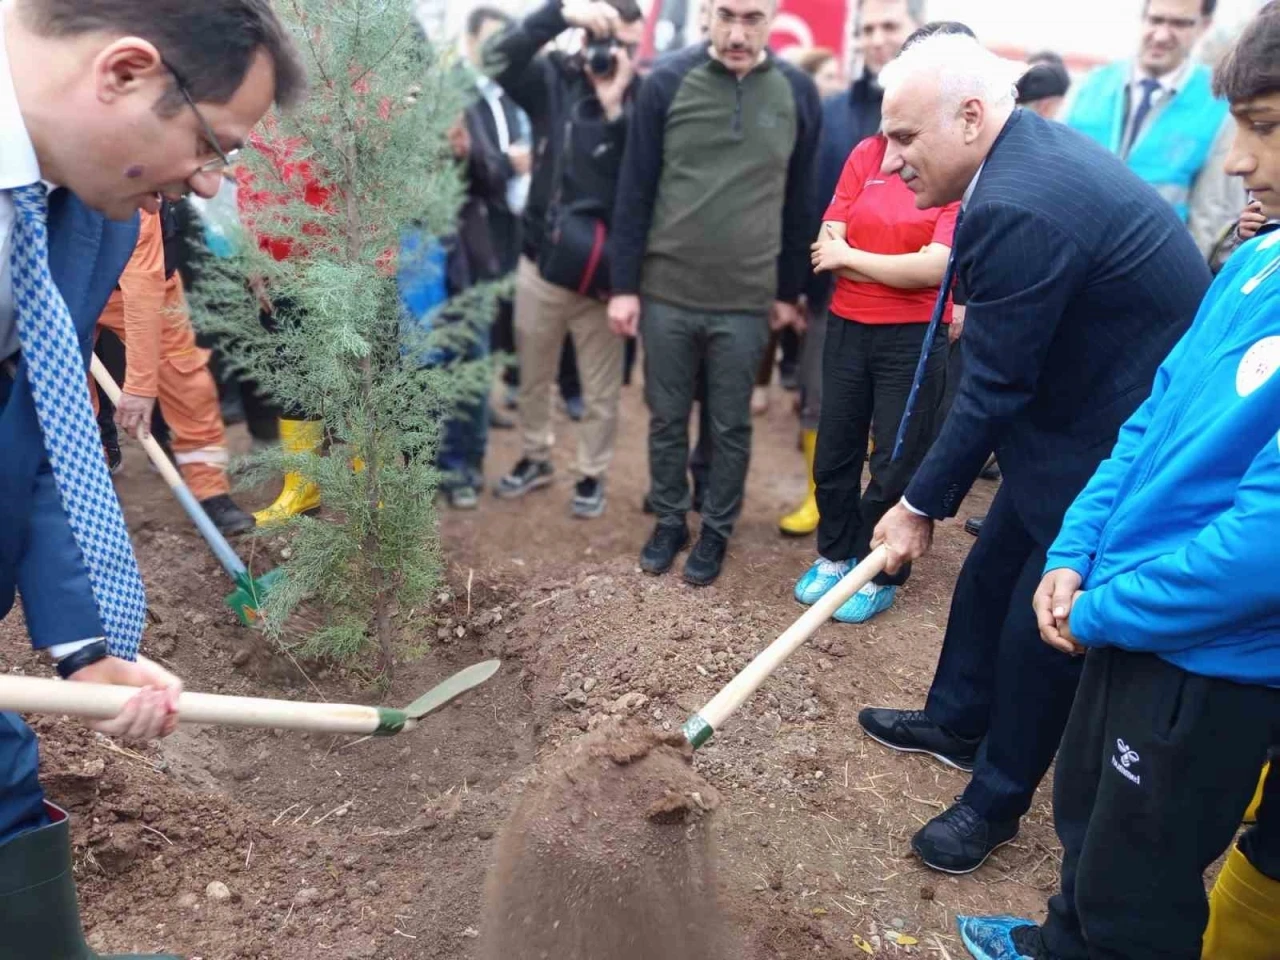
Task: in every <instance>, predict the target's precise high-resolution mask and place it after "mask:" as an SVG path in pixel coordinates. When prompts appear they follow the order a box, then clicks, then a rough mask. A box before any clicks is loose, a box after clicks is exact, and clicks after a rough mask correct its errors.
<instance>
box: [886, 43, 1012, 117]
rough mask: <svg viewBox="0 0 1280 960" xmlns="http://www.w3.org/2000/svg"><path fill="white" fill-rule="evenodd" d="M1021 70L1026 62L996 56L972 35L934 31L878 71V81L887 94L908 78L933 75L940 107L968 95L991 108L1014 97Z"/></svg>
mask: <svg viewBox="0 0 1280 960" xmlns="http://www.w3.org/2000/svg"><path fill="white" fill-rule="evenodd" d="M1025 71H1026V64H1023V63H1015V62H1014V61H1012V60H1006V59H1004V58H1003V57H1000V56H997V55H996V54H994V53H992V52H991V51H990V50H988V49H987V48H986V47H984V46H982V44H980V43H978V41H977V40H974V39H973V38H972V37H969V36H965V35H964V34H957V33H936V34H934V35H933V36H931V37H925V38H924V39H923V40H920V41H918V42H916V43H914V44H912V45H911V46H910V47H908V48H907V49H906V50H904V51H902V53H901V54H899V55H898V57H897V58H896V59H895V60H893V61H891V62H890V63H889V64H888V65H886V66H885V68H884V69H883V70H882V71H880V77H879V80H880V86H881V87H883V88H884V92H885V95H886V96H889V95H891V94H892V93H893V91H894V90H896V89H897V88H899V87H901V86H902V85H903V84H904V83H906V82H907V81H908V80H911V79H914V78H916V77H920V76H936V77H937V78H938V84H939V89H940V91H941V100H942V105H943V107H944V108H949V107H951V106H957V107H958V106H959V105H960V104H961V103H963V102H964V101H965V100H969V99H971V98H976V99H978V100H981V101H982V102H983V103H985V104H987V105H988V106H993V107H994V106H1002V105H1004V104H1007V103H1012V102H1013V101H1014V100H1015V98H1016V97H1017V91H1016V90H1015V85H1016V84H1017V82H1018V78H1019V77H1021V76H1022V74H1023V73H1024V72H1025Z"/></svg>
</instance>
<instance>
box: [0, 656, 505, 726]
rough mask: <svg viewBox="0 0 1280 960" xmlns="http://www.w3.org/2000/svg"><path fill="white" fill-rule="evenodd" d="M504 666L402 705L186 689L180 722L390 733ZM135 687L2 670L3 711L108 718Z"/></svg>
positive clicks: (472, 671) (480, 670)
mask: <svg viewBox="0 0 1280 960" xmlns="http://www.w3.org/2000/svg"><path fill="white" fill-rule="evenodd" d="M500 666H502V662H501V661H499V660H485V661H484V662H482V663H477V664H475V665H473V666H470V667H467V668H466V669H465V670H460V671H459V672H458V673H455V674H454V675H453V676H451V677H450V678H449V679H448V680H445V681H444V682H443V683H440V684H437V685H436V686H434V687H432V688H431V689H430V690H428V691H427V692H426V693H424V694H423V695H422V696H420V697H419V698H418V699H417V700H415V701H413V703H411V704H409V705H408V706H407V707H404V708H403V709H400V710H396V709H394V708H392V707H368V706H364V705H362V704H355V703H311V702H308V701H305V700H267V699H263V698H259V697H227V696H222V695H221V694H215V693H187V692H185V691H184V692H183V693H182V694H181V695H180V696H179V697H178V722H179V723H217V724H223V725H225V726H231V727H271V728H277V729H281V730H314V731H317V732H319V733H363V734H368V735H371V736H380V737H389V736H393V735H394V734H397V733H400V732H401V731H403V730H412V729H413V728H414V727H415V726H417V724H418V721H419V720H421V719H422V718H423V717H425V716H426V715H427V714H429V713H431V712H432V711H433V710H438V709H439V708H440V707H443V706H444V705H445V704H446V703H448V702H449V701H450V700H452V699H453V698H454V697H457V696H458V695H459V694H462V693H466V692H467V691H468V690H470V689H472V688H473V687H478V686H479V685H480V684H482V683H484V682H485V681H486V680H488V679H489V678H490V677H492V676H493V675H494V674H495V673H497V672H498V668H499V667H500ZM137 692H138V688H137V687H122V686H114V685H112V684H107V683H76V682H74V681H72V682H69V681H66V680H46V679H44V678H41V677H17V676H11V675H0V710H11V711H13V712H14V713H53V714H66V715H68V716H72V717H81V718H83V719H85V720H109V719H110V718H112V717H114V716H116V714H118V713H119V712H120V711H121V709H122V708H123V707H124V705H125V702H126V701H128V699H129V698H130V697H132V696H133V695H134V694H136V693H137Z"/></svg>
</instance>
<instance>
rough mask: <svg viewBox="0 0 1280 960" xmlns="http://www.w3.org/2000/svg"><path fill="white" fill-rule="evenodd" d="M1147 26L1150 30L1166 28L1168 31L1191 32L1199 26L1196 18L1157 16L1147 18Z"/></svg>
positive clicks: (1198, 20)
mask: <svg viewBox="0 0 1280 960" xmlns="http://www.w3.org/2000/svg"><path fill="white" fill-rule="evenodd" d="M1146 21H1147V26H1149V27H1151V28H1152V29H1159V28H1160V27H1168V28H1169V29H1170V30H1193V29H1195V28H1196V27H1198V26H1200V19H1199V18H1198V17H1162V16H1159V15H1155V16H1147V17H1146Z"/></svg>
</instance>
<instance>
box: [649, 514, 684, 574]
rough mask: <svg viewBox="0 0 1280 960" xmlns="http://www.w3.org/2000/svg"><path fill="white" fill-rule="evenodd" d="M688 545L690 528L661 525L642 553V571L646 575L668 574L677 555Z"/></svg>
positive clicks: (656, 528) (655, 528)
mask: <svg viewBox="0 0 1280 960" xmlns="http://www.w3.org/2000/svg"><path fill="white" fill-rule="evenodd" d="M688 545H689V528H688V527H686V526H685V525H684V524H683V523H681V524H680V525H679V526H676V525H675V524H674V523H659V524H658V525H657V526H656V527H654V528H653V533H652V534H651V535H650V536H649V542H648V543H646V544H645V545H644V549H643V550H641V551H640V569H641V570H643V571H644V572H645V573H653V574H659V573H666V572H667V571H668V570H670V569H671V565H672V564H673V563H675V562H676V555H677V554H678V553H679V552H680V551H681V550H683V549H684V548H685V547H686V546H688Z"/></svg>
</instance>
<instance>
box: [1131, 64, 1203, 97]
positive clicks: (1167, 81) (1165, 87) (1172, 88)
mask: <svg viewBox="0 0 1280 960" xmlns="http://www.w3.org/2000/svg"><path fill="white" fill-rule="evenodd" d="M1194 66H1195V64H1194V63H1192V62H1191V58H1190V57H1187V59H1186V60H1184V61H1183V62H1182V66H1180V67H1179V68H1178V69H1177V70H1175V71H1173V73H1166V74H1165V75H1164V76H1163V77H1153V78H1152V79H1154V80H1155V81H1156V82H1157V83H1158V84H1160V92H1161V93H1162V94H1164V95H1165V96H1168V95H1169V94H1173V93H1177V92H1178V91H1179V90H1181V89H1182V86H1183V84H1185V83H1186V82H1187V77H1188V76H1189V75H1190V73H1191V69H1192V67H1194ZM1150 76H1151V74H1149V73H1147V71H1145V70H1143V69H1142V67H1140V66H1138V64H1137V63H1134V65H1133V70H1132V72H1131V73H1130V77H1129V83H1130V85H1131V86H1132V87H1135V88H1136V87H1137V86H1138V84H1139V83H1141V82H1142V81H1143V80H1145V79H1146V78H1148V77H1150Z"/></svg>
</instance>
